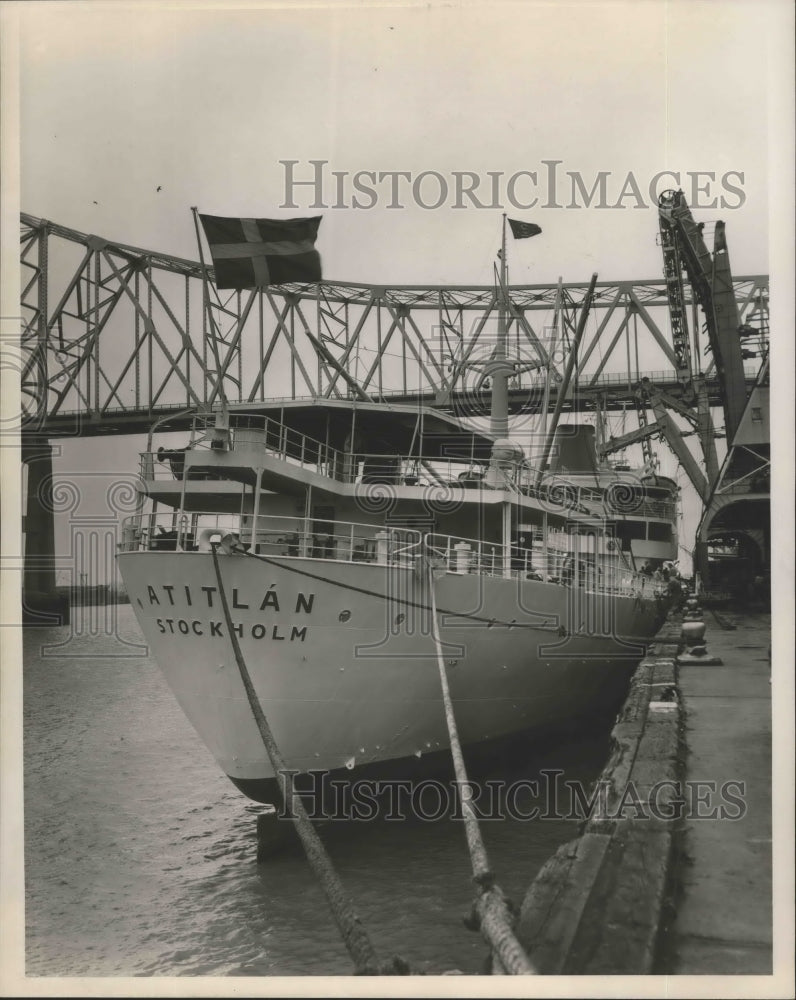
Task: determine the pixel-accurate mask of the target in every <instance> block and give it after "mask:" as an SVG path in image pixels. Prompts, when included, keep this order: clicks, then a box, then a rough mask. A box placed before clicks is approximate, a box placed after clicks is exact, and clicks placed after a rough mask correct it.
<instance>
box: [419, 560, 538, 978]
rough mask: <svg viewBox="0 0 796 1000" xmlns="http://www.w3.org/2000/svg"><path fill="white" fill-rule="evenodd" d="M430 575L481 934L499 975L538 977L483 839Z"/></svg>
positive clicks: (433, 631)
mask: <svg viewBox="0 0 796 1000" xmlns="http://www.w3.org/2000/svg"><path fill="white" fill-rule="evenodd" d="M426 569H427V574H428V589H429V601H430V605H431V635H432V638H433V639H434V646H435V649H436V653H437V666H438V668H439V680H440V686H441V688H442V701H443V704H444V706H445V721H446V722H447V725H448V736H449V739H450V745H451V755H452V757H453V767H454V771H455V774H456V784H457V787H458V790H459V798H460V800H461V804H462V817H463V819H464V829H465V834H466V837H467V848H468V850H469V852H470V863H471V865H472V869H473V881H474V882H475V884H476V897H475V902H474V907H473V908H474V911H475V914H476V916H477V922H478V925H479V927H480V929H481V933H482V934H483V936H484V937H485V938H486V940H487V941H488V942H489V945H490V947H491V948H492V951H493V953H494V956H495V957H496V959H497V962H498V966H499V971H501V972H507V973H508V974H509V975H513V976H518V975H535V974H536V969H535V968H534V967H533V965H532V963H531V961H530V959H529V958H528V956H527V955H526V954H525V951H524V949H523V947H522V945H521V944H520V943H519V941H518V940H517V938H516V937H515V936H514V930H513V921H512V917H511V913H510V911H509V906H508V903H507V901H506V897H505V895H504V894H503V891H502V889H501V888H500V886H499V885H498V884H497V883H496V881H495V875H494V873H493V872H492V870H491V868H490V867H489V859H488V857H487V853H486V848H485V847H484V842H483V840H482V838H481V830H480V828H479V826H478V817H477V816H476V814H475V809H474V808H473V804H472V788H471V785H470V782H469V781H468V779H467V769H466V767H465V764H464V755H463V754H462V747H461V743H460V742H459V731H458V728H457V726H456V716H455V714H454V711H453V701H452V699H451V693H450V687H449V685H448V676H447V674H446V673H445V659H444V657H443V653H442V640H441V639H440V634H439V622H438V617H437V598H436V593H435V587H434V574H433V567H432V565H431V561H430V560H428V559H427V560H426Z"/></svg>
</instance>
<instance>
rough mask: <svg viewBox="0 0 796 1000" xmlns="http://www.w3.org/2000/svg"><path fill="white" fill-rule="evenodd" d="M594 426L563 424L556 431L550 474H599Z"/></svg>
mask: <svg viewBox="0 0 796 1000" xmlns="http://www.w3.org/2000/svg"><path fill="white" fill-rule="evenodd" d="M597 469H598V463H597V451H596V448H595V445H594V427H593V426H592V424H562V425H561V426H560V427H559V428H558V429H557V430H556V436H555V439H554V442H553V453H552V455H551V457H550V465H549V469H548V471H549V472H597Z"/></svg>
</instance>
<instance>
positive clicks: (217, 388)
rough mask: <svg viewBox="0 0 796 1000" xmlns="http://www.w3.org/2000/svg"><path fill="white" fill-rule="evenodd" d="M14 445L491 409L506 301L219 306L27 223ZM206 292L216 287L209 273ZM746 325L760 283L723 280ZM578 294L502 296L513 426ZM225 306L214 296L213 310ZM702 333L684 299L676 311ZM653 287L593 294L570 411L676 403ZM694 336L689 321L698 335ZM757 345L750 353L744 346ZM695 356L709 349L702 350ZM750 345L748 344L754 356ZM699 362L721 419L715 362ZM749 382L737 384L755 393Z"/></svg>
mask: <svg viewBox="0 0 796 1000" xmlns="http://www.w3.org/2000/svg"><path fill="white" fill-rule="evenodd" d="M21 264H22V274H23V281H22V286H23V294H22V315H23V324H22V331H21V360H20V368H21V380H22V390H23V400H24V424H23V432H24V433H26V434H27V435H36V436H38V437H39V438H45V437H47V438H49V437H57V436H63V435H83V436H85V435H96V434H114V433H115V434H126V433H141V432H145V431H146V430H147V429H148V428H149V426H150V425H151V423H152V421H153V419H155V418H158V417H161V416H168V415H171V416H173V417H175V418H176V419H175V421H174V423H173V427H174V428H175V429H176V428H177V427H179V426H180V418H182V420H183V422H184V421H185V420H187V417H186V416H185V411H187V410H191V411H203V410H205V411H206V410H211V409H212V408H213V407H214V406H217V405H218V404H219V403H220V401H221V399H222V397H226V399H227V400H228V401H229V403H230V405H232V404H234V403H236V402H240V403H247V404H260V405H263V406H266V405H269V404H270V405H274V403H275V402H278V401H279V400H280V399H300V398H307V399H323V400H350V399H352V398H359V399H370V400H377V401H378V400H381V401H384V402H385V404H389V403H391V402H392V403H397V402H402V401H414V400H418V399H422V400H424V401H426V402H427V403H428V404H429V405H435V406H439V407H441V408H445V409H449V410H451V409H452V410H455V411H458V412H460V413H461V414H462V415H466V416H475V415H479V414H481V413H486V412H488V401H487V395H488V394H487V392H486V389H487V386H488V378H489V360H490V357H491V356H492V353H493V351H494V347H495V342H496V334H497V323H498V314H499V311H500V293H499V291H498V289H496V288H495V287H492V286H469V287H461V288H454V287H443V286H403V285H401V286H398V285H395V286H393V285H360V284H349V283H343V282H332V281H326V282H322V283H320V284H318V285H309V286H300V285H282V286H279V287H272V288H263V289H255V290H252V291H245V292H233V293H218V292H217V291H216V289H215V286H214V285H213V284H212V280H211V283H209V284H208V283H206V282H204V281H203V269H202V266H201V265H200V264H199V263H197V262H195V261H190V260H184V259H181V258H178V257H174V256H170V255H168V254H163V253H158V252H156V251H153V250H144V249H140V248H136V247H132V246H127V245H125V244H122V243H117V242H113V241H112V240H108V239H105V238H102V237H99V236H94V235H88V234H85V233H80V232H77V231H75V230H72V229H68V228H66V227H64V226H61V225H58V224H57V223H54V222H49V221H47V220H44V219H38V218H34V217H33V216H30V215H26V214H23V215H22V217H21ZM209 277H210V278H211V279H212V277H213V272H212V269H209ZM733 286H734V289H735V295H736V300H737V302H738V307H739V312H740V316H741V321H742V323H743V324H744V326H745V327H746V329H747V330H753V331H756V333H757V334H759V340H760V347H761V350H762V347H763V343H764V341H765V340H766V338H767V334H768V316H767V313H768V279H767V277H765V276H762V275H755V276H748V277H740V278H736V279H734V282H733ZM587 288H588V282H582V283H580V282H562V283H558V284H549V285H521V286H514V287H512V288H511V289H510V290H509V307H508V312H509V315H508V349H509V354H510V356H511V358H512V360H513V362H514V364H515V375H514V377H513V378H512V379H511V382H510V404H511V407H512V410H513V411H514V412H538V411H539V410H540V409H541V408H542V407H543V406H545V405H549V406H550V407H552V405H553V403H554V400H555V391H554V390H553V391H552V392H550V393H549V395H547V396H545V394H544V392H543V386H544V383H545V381H546V380H547V377H548V373H549V376H550V384H551V385H552V386H553V387H555V384H556V383H557V382H558V381H560V379H561V373H562V371H563V369H564V366H565V363H566V359H567V355H568V352H569V348H570V346H571V344H572V341H573V339H574V335H575V329H576V326H577V324H578V319H579V317H580V314H581V311H582V309H583V304H584V299H585V298H586V292H587ZM219 296H221V297H219ZM684 305H685V307H686V308H690V309H692V311H693V315H694V320H695V321H696V320H697V305H696V302H695V301H694V298H693V294H692V293H691V291H690V290H687V291H686V299H685V303H684ZM668 307H669V300H668V297H667V290H666V284H665V281H664V280H663V278H661V279H660V280H650V281H613V282H611V281H601V282H598V283H597V285H596V289H595V295H594V298H593V301H592V304H591V309H590V312H589V316H588V321H587V327H586V332H585V335H584V337H583V339H582V341H581V344H580V348H579V352H578V354H579V356H578V359H577V381H576V385H575V388H574V390H573V391H572V392H571V396H570V398H569V399H568V401H567V408H568V409H570V410H588V409H595V408H601V409H603V410H610V409H614V410H616V409H619V410H623V409H624V408H625V407H627V406H629V405H630V406H638V405H639V396H638V392H637V387H638V384H639V381H640V379H641V378H643V377H645V376H646V377H648V378H650V379H651V381H652V382H654V383H655V385H657V386H659V387H660V388H661V389H663V390H665V391H666V392H668V393H669V394H673V395H677V393H678V392H679V391H680V389H681V385H680V383H679V382H678V378H677V374H676V369H677V368H678V358H677V357H676V355H675V353H674V350H673V348H672V338H671V334H670V327H669V312H668ZM694 329H698V324H697V323H696V322H695V323H694ZM754 339H755V338H754V337H753V338H752V341H754ZM703 343H707V338H705V339H704V340H703ZM754 346H755V345H754V343H751V342H747V344H746V347H747V348H749V350H748V351H747V353H748V355H749V356H750V357H752V358H753V357H754V356H755V352H754V350H753V348H754ZM699 365H700V367H701V370H702V372H703V373H704V375H705V378H706V384H707V387H708V393H709V398H710V402H711V404H713V405H720V403H721V400H720V398H719V387H718V382H717V380H716V379H715V377H714V365H713V363H712V360H711V358H710V355H709V354H705V353H703V354H702V356H701V358H700V359H699ZM758 367H759V361H757V362H755V361H752V363H750V365H749V369H748V373H747V374H748V384H749V388H751V386H752V384H753V382H754V377H755V374H756V372H757V369H758Z"/></svg>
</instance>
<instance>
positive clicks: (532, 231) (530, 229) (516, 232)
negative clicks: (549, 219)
mask: <svg viewBox="0 0 796 1000" xmlns="http://www.w3.org/2000/svg"><path fill="white" fill-rule="evenodd" d="M509 225H510V226H511V235H512V236H513V237H514V239H515V240H525V239H527V238H528V237H529V236H538V235H539V233H541V231H542V227H541V226H537V225H536V224H535V223H533V222H518V221H517V220H516V219H509Z"/></svg>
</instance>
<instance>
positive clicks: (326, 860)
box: [211, 543, 411, 976]
mask: <svg viewBox="0 0 796 1000" xmlns="http://www.w3.org/2000/svg"><path fill="white" fill-rule="evenodd" d="M211 550H212V553H213V568H214V569H215V574H216V581H217V583H218V593H219V596H220V598H221V608H222V610H223V613H224V620H225V623H226V626H227V632H228V634H229V637H230V640H231V643H232V651H233V653H234V655H235V662H236V663H237V665H238V670H239V672H240V677H241V680H242V681H243V687H244V689H245V691H246V697H247V698H248V699H249V705H250V706H251V710H252V713H253V715H254V720H255V722H256V723H257V728H258V730H259V731H260V736H261V738H262V741H263V744H264V746H265V749H266V752H267V754H268V759H269V760H270V762H271V767H272V768H273V771H274V774H275V775H277V776H279V777H280V778H281V783H280V788H281V791H282V796H283V798H284V799H285V805H286V809H287V812H288V813H289V815H290V818H291V820H292V821H293V825H294V826H295V828H296V832H297V833H298V835H299V837H300V839H301V843H302V845H303V847H304V851H305V852H306V855H307V860H308V861H309V863H310V865H311V867H312V870H313V871H314V873H315V875H316V876H317V878H318V881H319V882H320V883H321V886H322V888H323V891H324V893H325V894H326V898H327V900H328V901H329V906H330V907H331V910H332V913H333V915H334V918H335V921H336V923H337V926H338V928H339V929H340V933H341V935H342V937H343V941H344V942H345V946H346V948H347V949H348V953H349V954H350V955H351V958H352V959H353V962H354V965H355V967H356V969H357V972H358V973H359V974H360V975H370V976H376V975H407V974H409V973H410V971H411V970H410V968H409V966H408V964H407V963H406V962H405V961H404V960H403V959H401V958H399V957H397V956H396V957H395V958H393V959H392V961H391V962H389V963H380V962H379V961H378V959H377V957H376V952H375V949H374V947H373V944H372V943H371V940H370V938H369V937H368V934H367V931H366V930H365V928H364V927H363V926H362V922H361V921H360V919H359V917H358V916H357V914H356V912H355V911H354V907H353V904H352V903H351V900H350V898H349V896H348V894H347V892H346V891H345V889H344V887H343V884H342V882H341V881H340V878H339V876H338V874H337V872H336V871H335V869H334V866H333V864H332V860H331V858H330V857H329V855H328V853H327V852H326V848H325V847H324V846H323V843H322V841H321V839H320V837H319V836H318V834H317V832H316V830H315V828H314V827H313V826H312V823H311V822H310V819H309V816H308V815H307V812H306V810H305V808H304V804H303V803H302V801H301V799H300V798H299V797H298V794H297V793H296V791H295V787H294V784H293V772H292V771H289V770H288V768H287V766H286V764H285V761H284V759H283V758H282V753H281V751H280V749H279V746H278V744H277V742H276V740H275V739H274V734H273V732H272V731H271V727H270V725H269V724H268V720H267V719H266V717H265V713H264V712H263V709H262V705H261V704H260V700H259V698H258V697H257V692H256V691H255V689H254V685H253V684H252V679H251V675H250V674H249V670H248V668H247V666H246V661H245V660H244V658H243V653H242V651H241V648H240V643H239V642H238V637H237V635H236V633H235V630H234V628H233V627H232V619H231V617H230V611H229V603H228V601H227V594H226V590H225V589H224V583H223V580H222V578H221V567H220V565H219V562H218V543H211ZM285 786H287V788H286V787H285ZM286 791H289V799H288V796H287V795H286ZM288 802H289V803H290V805H289V806H288V805H287V803H288Z"/></svg>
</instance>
